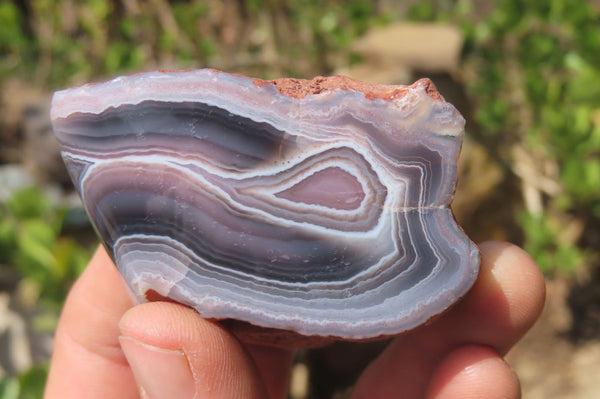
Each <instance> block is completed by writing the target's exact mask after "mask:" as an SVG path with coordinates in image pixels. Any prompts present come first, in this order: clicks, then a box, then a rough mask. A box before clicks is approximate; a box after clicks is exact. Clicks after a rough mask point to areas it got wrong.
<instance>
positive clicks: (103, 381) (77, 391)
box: [45, 248, 139, 399]
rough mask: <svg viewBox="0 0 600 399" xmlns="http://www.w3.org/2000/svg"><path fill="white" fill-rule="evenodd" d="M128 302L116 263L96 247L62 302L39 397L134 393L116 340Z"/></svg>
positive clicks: (129, 395) (133, 395)
mask: <svg viewBox="0 0 600 399" xmlns="http://www.w3.org/2000/svg"><path fill="white" fill-rule="evenodd" d="M132 306H133V302H132V300H131V298H130V297H129V294H128V293H127V290H126V288H125V286H124V283H123V281H122V279H121V276H120V275H119V273H118V271H117V269H116V267H114V265H113V263H112V261H111V259H110V257H109V256H108V254H107V253H106V251H105V250H104V248H99V249H98V250H97V251H96V253H95V254H94V256H93V257H92V260H91V261H90V263H89V265H88V267H87V268H86V270H85V271H84V273H83V274H82V275H81V277H80V278H79V280H77V282H76V283H75V285H74V286H73V288H72V289H71V292H70V293H69V296H68V297H67V300H66V302H65V306H64V308H63V312H62V315H61V317H60V321H59V324H58V328H57V330H56V335H55V340H54V351H53V355H52V361H51V366H50V372H49V374H48V382H47V385H46V392H45V398H47V399H52V398H61V399H62V398H65V399H68V398H87V399H95V398H123V399H128V398H138V397H139V395H138V390H137V386H136V383H135V380H134V377H133V374H132V372H131V370H130V368H129V364H128V363H127V360H126V359H125V356H124V354H123V351H122V350H121V346H120V344H119V340H118V337H119V335H120V333H119V327H118V325H119V320H120V319H121V317H122V316H123V314H124V313H125V312H126V311H127V310H128V309H129V308H131V307H132Z"/></svg>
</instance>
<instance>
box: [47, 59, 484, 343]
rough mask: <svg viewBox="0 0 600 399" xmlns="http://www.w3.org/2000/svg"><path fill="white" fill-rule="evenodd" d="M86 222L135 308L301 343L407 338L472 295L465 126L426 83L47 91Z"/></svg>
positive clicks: (338, 80)
mask: <svg viewBox="0 0 600 399" xmlns="http://www.w3.org/2000/svg"><path fill="white" fill-rule="evenodd" d="M52 121H53V126H54V131H55V133H56V137H57V138H58V140H59V142H60V145H61V148H62V154H63V158H64V161H65V163H66V165H67V168H68V170H69V172H70V174H71V177H72V179H73V181H74V183H75V186H76V187H77V190H78V191H79V193H80V195H81V198H82V200H83V203H84V204H85V207H86V209H87V211H88V213H89V216H90V219H91V221H92V223H93V225H94V226H95V228H96V229H97V231H98V233H99V235H100V237H101V238H102V240H103V241H104V243H105V245H106V247H107V248H108V249H109V250H110V252H111V254H112V257H113V259H114V261H115V263H116V265H117V267H118V269H119V271H120V272H121V274H122V276H123V277H124V279H125V281H126V282H127V284H128V286H129V287H130V289H131V291H132V292H133V294H134V295H135V296H136V297H137V299H138V300H140V301H144V300H148V299H152V298H161V297H163V298H169V299H171V300H174V301H176V302H180V303H182V304H185V305H188V306H190V307H192V308H194V309H196V310H197V311H198V312H199V313H200V314H201V315H202V316H204V317H207V318H214V319H234V320H238V321H242V322H246V323H249V324H252V325H254V326H261V327H269V328H273V329H278V330H289V331H292V332H294V333H297V334H301V335H304V336H321V337H335V338H339V339H348V340H361V339H369V338H374V337H381V336H388V335H393V334H398V333H400V332H403V331H406V330H410V329H412V328H414V327H416V326H418V325H420V324H422V323H424V322H426V321H427V320H429V319H431V318H432V317H433V316H435V315H437V314H439V313H441V312H443V311H444V310H445V309H447V308H448V307H449V306H451V305H452V304H453V303H454V302H456V301H457V300H458V299H459V298H461V297H462V296H463V295H464V294H465V293H466V292H467V290H468V289H469V288H470V287H471V285H472V284H473V282H474V280H475V278H476V276H477V272H478V267H479V252H478V249H477V247H476V246H475V245H474V244H473V243H472V242H471V241H470V240H469V239H468V237H467V236H466V235H465V234H464V232H463V231H462V230H461V228H460V227H459V226H457V224H456V222H455V220H454V218H453V215H452V212H451V210H450V207H449V204H450V202H451V200H452V198H453V194H454V189H455V184H456V177H457V176H456V173H457V172H456V163H457V159H458V156H459V151H460V146H461V140H462V136H463V126H464V120H463V118H462V117H461V115H460V114H459V113H458V112H457V111H456V109H455V108H454V107H453V106H452V105H450V104H448V103H446V102H445V101H444V100H443V98H442V97H441V96H440V95H439V93H438V92H437V90H436V89H435V87H434V86H433V84H432V83H431V82H430V81H429V80H419V81H418V82H416V83H415V84H413V85H412V86H383V85H370V84H366V83H361V82H357V81H354V80H351V79H349V78H345V77H339V76H337V77H331V78H322V77H320V78H315V79H314V80H311V81H303V80H297V79H280V80H275V81H262V80H257V79H251V78H247V77H243V76H238V75H231V74H227V73H223V72H219V71H215V70H198V71H181V72H152V73H145V74H141V75H135V76H130V77H121V78H117V79H114V80H112V81H110V82H107V83H102V84H91V85H84V86H81V87H78V88H74V89H69V90H65V91H60V92H57V93H56V94H55V95H54V100H53V103H52Z"/></svg>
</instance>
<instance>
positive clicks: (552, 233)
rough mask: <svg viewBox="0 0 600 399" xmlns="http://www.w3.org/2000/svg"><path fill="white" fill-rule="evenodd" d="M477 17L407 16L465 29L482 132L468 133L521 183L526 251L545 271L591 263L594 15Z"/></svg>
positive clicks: (452, 6) (596, 86)
mask: <svg viewBox="0 0 600 399" xmlns="http://www.w3.org/2000/svg"><path fill="white" fill-rule="evenodd" d="M474 11H475V10H474V2H472V1H456V2H444V1H430V2H422V3H419V4H418V5H417V6H415V7H413V8H412V9H411V11H409V15H410V16H411V17H413V18H415V19H421V20H443V21H453V22H454V23H456V24H458V25H460V26H461V27H462V29H463V33H464V35H465V39H466V43H465V48H464V54H463V60H464V75H463V77H464V82H465V85H466V87H467V89H468V92H469V95H470V97H471V99H472V103H473V104H474V105H475V122H476V123H477V124H478V125H479V129H472V130H471V132H470V133H471V134H473V135H476V136H477V139H478V140H479V141H480V142H482V143H484V144H485V145H486V146H487V148H488V149H489V150H490V151H491V152H492V154H493V155H494V156H495V158H497V159H500V160H501V161H502V162H503V163H504V164H505V165H506V166H507V167H508V169H509V170H510V171H512V172H513V176H516V178H517V179H519V180H520V184H521V186H522V187H523V207H524V211H523V215H522V216H521V217H519V218H518V221H519V223H520V225H521V227H522V229H523V234H524V243H523V244H524V246H525V248H526V249H527V250H529V251H531V253H532V254H533V255H534V257H535V258H536V260H537V261H538V263H539V264H540V266H541V267H542V269H544V270H545V271H547V272H550V273H551V272H556V271H560V270H563V271H573V270H576V269H577V268H579V267H581V266H582V265H584V264H585V263H590V262H592V261H593V259H595V258H596V254H597V249H596V248H594V246H593V245H591V243H590V242H588V241H587V240H586V236H587V233H589V232H592V231H596V232H597V231H598V230H599V229H600V161H599V158H598V156H599V155H600V25H598V22H597V21H598V18H599V17H600V15H599V13H598V11H597V10H596V9H594V8H592V6H591V5H590V4H589V3H588V2H586V1H584V0H549V1H533V2H532V1H526V0H498V1H496V2H495V3H494V6H493V8H491V10H490V12H489V13H487V14H485V15H479V16H477V17H475V18H474V17H473V12H474ZM508 200H509V199H508V198H507V201H508ZM565 226H578V227H577V228H570V229H569V231H570V232H571V233H570V234H565V229H566V227H565Z"/></svg>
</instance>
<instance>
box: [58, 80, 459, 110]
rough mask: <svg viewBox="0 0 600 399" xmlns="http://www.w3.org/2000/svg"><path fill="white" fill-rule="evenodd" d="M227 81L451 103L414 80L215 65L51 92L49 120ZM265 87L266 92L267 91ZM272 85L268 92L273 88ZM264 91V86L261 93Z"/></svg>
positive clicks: (198, 91)
mask: <svg viewBox="0 0 600 399" xmlns="http://www.w3.org/2000/svg"><path fill="white" fill-rule="evenodd" d="M216 81H220V82H221V83H222V82H224V81H225V82H228V83H230V84H232V85H236V86H238V88H239V90H241V91H243V92H245V93H247V94H251V93H248V92H249V91H254V92H255V94H256V95H261V94H263V95H264V94H269V95H277V94H279V95H281V96H282V97H288V98H294V99H299V100H302V99H306V98H307V97H313V96H326V95H328V94H333V93H337V92H339V91H349V92H358V93H362V95H363V96H364V98H365V99H368V100H383V101H385V102H387V103H392V104H395V105H397V106H400V107H401V106H402V105H403V103H405V102H410V101H411V100H410V97H411V96H410V94H414V95H417V96H418V97H421V98H422V97H429V98H430V99H431V100H432V101H434V102H438V103H440V105H443V106H448V107H452V108H453V106H452V105H451V104H449V103H447V102H445V101H444V98H443V97H442V96H441V94H440V93H439V92H438V90H437V88H436V87H435V85H434V84H433V82H432V81H431V80H429V79H427V78H424V79H419V80H417V81H416V82H415V83H413V84H412V85H383V84H375V83H368V82H362V81H359V80H355V79H352V78H349V77H347V76H342V75H335V76H328V77H325V76H317V77H315V78H313V79H311V80H307V79H295V78H281V79H275V80H262V79H256V78H250V77H246V76H243V75H239V74H231V73H227V72H222V71H219V70H216V69H197V70H181V71H167V70H158V71H154V72H144V73H139V74H135V75H130V76H120V77H117V78H114V79H112V80H109V81H106V82H97V83H88V84H84V85H82V86H78V87H74V88H70V89H65V90H61V91H57V92H55V93H54V97H53V99H52V109H51V114H50V117H51V119H53V120H54V119H58V118H65V117H67V116H69V115H71V114H73V113H76V112H83V113H100V112H102V111H104V110H106V109H107V108H110V107H117V106H120V105H124V104H137V103H140V102H141V101H144V100H148V99H153V100H158V101H172V102H183V101H200V100H203V99H204V95H203V92H205V91H207V90H210V86H211V83H215V82H216ZM269 89H271V90H269ZM273 89H274V90H273ZM265 90H268V92H267V93H265Z"/></svg>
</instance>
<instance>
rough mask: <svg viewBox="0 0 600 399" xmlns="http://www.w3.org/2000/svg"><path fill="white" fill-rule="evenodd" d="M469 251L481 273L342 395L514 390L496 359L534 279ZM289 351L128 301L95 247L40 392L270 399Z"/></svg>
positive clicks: (514, 261)
mask: <svg viewBox="0 0 600 399" xmlns="http://www.w3.org/2000/svg"><path fill="white" fill-rule="evenodd" d="M480 248H481V253H482V267H481V272H480V275H479V277H478V280H477V282H476V283H475V285H474V286H473V288H472V289H471V291H470V292H469V293H468V294H467V295H466V297H465V298H464V299H463V300H462V301H461V302H460V303H459V304H457V305H456V306H455V307H453V308H452V309H451V310H449V311H448V312H447V313H445V314H444V315H442V316H440V317H439V318H437V319H436V320H434V321H433V322H431V323H429V324H428V325H426V326H422V327H420V328H417V329H415V330H413V331H412V332H410V333H408V334H404V335H402V336H400V337H398V338H396V339H395V340H394V341H392V343H391V344H390V345H389V346H388V348H387V349H386V350H385V351H384V352H383V353H382V354H381V355H380V356H379V357H378V358H377V359H376V360H375V361H374V362H373V363H372V364H371V365H370V366H369V367H368V368H367V369H366V370H365V371H364V373H363V374H362V376H361V377H360V378H359V380H358V381H357V383H356V386H355V389H354V392H353V394H352V399H375V398H377V399H379V398H381V399H386V398H407V399H412V398H470V397H471V398H480V397H485V398H486V399H492V398H518V397H519V384H518V380H517V378H516V376H515V375H514V374H513V372H512V371H511V370H510V368H509V366H508V365H507V364H506V363H505V362H504V360H503V359H502V356H503V355H504V354H506V352H507V351H508V350H509V349H510V347H511V346H512V345H514V344H515V342H516V341H517V340H518V339H519V338H520V337H521V336H522V335H523V334H524V333H525V332H526V331H527V330H528V329H529V328H530V327H531V325H533V323H534V322H535V320H536V318H537V317H538V315H539V313H540V312H541V309H542V306H543V302H544V280H543V277H542V275H541V273H540V272H539V269H538V268H537V266H536V265H535V263H534V262H533V260H532V259H531V258H530V257H529V256H528V255H527V254H526V253H525V252H523V251H522V250H520V249H519V248H517V247H515V246H513V245H510V244H506V243H499V242H488V243H484V244H482V245H481V246H480ZM292 357H293V353H292V351H291V350H283V349H277V348H269V347H259V346H255V345H244V344H242V343H240V342H239V341H238V340H237V339H236V338H235V337H234V336H232V335H231V333H229V332H228V331H227V330H226V329H224V328H223V327H222V326H220V325H219V324H218V323H215V322H212V321H207V320H205V319H203V318H202V317H200V316H199V315H198V314H197V313H196V312H195V311H193V310H191V309H189V308H187V307H185V306H182V305H178V304H174V303H168V302H153V303H146V304H142V305H138V306H134V304H133V303H132V301H131V299H130V297H129V296H128V294H127V292H126V290H125V288H124V285H123V283H122V281H121V277H120V276H119V274H118V272H117V270H116V268H115V267H114V265H113V264H112V262H111V260H110V258H109V257H108V255H107V254H106V252H105V251H104V250H103V249H99V250H98V251H97V252H96V254H95V255H94V257H93V258H92V260H91V261H90V264H89V266H88V268H87V269H86V271H85V272H84V273H83V275H82V276H81V278H80V279H79V280H78V281H77V283H76V284H75V286H74V287H73V289H72V290H71V293H70V294H69V297H68V299H67V302H66V303H65V307H64V310H63V314H62V316H61V320H60V323H59V326H58V329H57V331H56V339H55V348H54V355H53V358H52V363H51V367H50V373H49V375H48V383H47V387H46V395H45V397H46V398H47V399H54V398H61V399H69V398H86V399H95V398H123V399H129V398H139V397H140V396H141V397H142V398H151V399H162V398H169V399H170V398H182V399H185V398H224V399H232V398H239V399H253V398H261V399H262V398H270V399H276V398H277V399H280V398H284V397H285V396H286V392H287V387H288V380H289V374H290V368H291V362H292ZM140 392H142V394H140Z"/></svg>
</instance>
